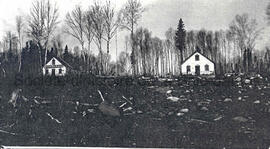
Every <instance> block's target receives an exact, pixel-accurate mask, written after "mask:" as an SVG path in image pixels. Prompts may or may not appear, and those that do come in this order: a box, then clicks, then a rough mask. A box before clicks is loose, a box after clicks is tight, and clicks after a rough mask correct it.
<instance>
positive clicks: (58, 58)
mask: <svg viewBox="0 0 270 149" xmlns="http://www.w3.org/2000/svg"><path fill="white" fill-rule="evenodd" d="M53 58H55V59H56V60H58V61H59V62H60V63H61V64H63V65H64V66H66V67H69V68H72V66H70V65H69V64H68V63H67V62H66V61H64V60H63V59H62V58H60V57H52V58H51V59H50V60H48V61H47V62H46V64H45V65H47V64H48V63H49V62H50V61H51V60H52V59H53Z"/></svg>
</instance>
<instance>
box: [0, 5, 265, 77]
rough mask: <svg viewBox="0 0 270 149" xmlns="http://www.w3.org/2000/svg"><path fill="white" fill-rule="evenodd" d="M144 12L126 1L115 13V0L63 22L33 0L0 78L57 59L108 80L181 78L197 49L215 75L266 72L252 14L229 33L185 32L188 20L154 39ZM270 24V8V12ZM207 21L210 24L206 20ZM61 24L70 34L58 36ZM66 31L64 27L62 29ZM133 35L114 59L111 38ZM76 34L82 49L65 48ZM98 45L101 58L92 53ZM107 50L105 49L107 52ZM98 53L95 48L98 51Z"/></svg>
mask: <svg viewBox="0 0 270 149" xmlns="http://www.w3.org/2000/svg"><path fill="white" fill-rule="evenodd" d="M145 11H151V10H145V9H144V8H143V6H142V4H141V2H140V1H139V0H127V1H126V3H125V5H124V6H123V7H122V9H121V10H120V11H116V9H115V7H114V6H113V5H112V4H111V2H110V0H107V1H106V2H105V3H100V2H98V1H96V2H95V3H94V4H92V5H89V7H88V9H87V10H83V9H82V7H81V6H79V5H77V6H76V7H75V8H74V10H72V11H71V12H68V13H67V14H66V17H65V19H64V22H60V19H59V10H58V7H57V5H56V4H54V3H52V2H51V1H49V0H34V1H33V3H32V7H31V9H30V13H29V14H28V15H27V16H17V17H16V30H10V31H7V32H6V35H5V36H4V37H3V40H2V41H1V42H0V49H1V54H0V69H1V70H0V72H1V73H0V75H1V76H2V77H5V76H8V75H13V74H17V73H23V74H39V75H40V74H41V70H42V66H43V65H44V64H45V63H46V62H47V61H48V60H49V59H50V58H51V57H53V56H57V57H61V58H62V59H63V60H65V61H66V62H67V63H69V64H70V65H71V66H72V67H73V69H74V70H76V71H77V72H82V73H89V74H94V75H104V76H119V75H134V76H139V75H144V76H162V77H165V76H177V75H181V72H180V66H181V63H182V62H183V60H185V59H186V58H187V57H188V56H189V55H190V54H192V53H193V52H194V51H196V50H197V51H200V52H201V53H202V54H204V55H206V56H207V57H209V58H210V59H211V60H213V61H214V62H215V64H216V73H217V74H220V75H222V74H225V73H233V72H235V73H251V72H255V73H267V72H269V68H270V49H269V48H268V47H265V49H255V47H256V41H257V40H259V36H260V35H261V32H260V31H261V29H260V28H259V27H258V24H257V22H256V20H255V19H251V18H250V17H249V15H248V14H240V15H236V16H235V18H232V21H231V23H230V24H228V25H229V26H228V29H227V30H219V31H211V30H205V29H201V30H186V29H185V23H184V20H182V19H181V18H175V19H176V20H179V23H178V26H175V27H170V28H169V27H168V30H167V31H166V32H165V33H164V34H165V37H166V39H160V38H159V37H153V36H152V34H151V31H150V30H149V29H147V28H144V27H140V26H138V21H139V20H140V19H141V17H142V15H143V14H144V12H145ZM265 12H266V15H267V16H268V20H270V5H269V6H268V7H267V8H266V11H265ZM206 21H207V20H206ZM60 24H61V25H63V26H64V27H65V33H57V32H56V30H57V28H59V27H60ZM61 27H62V26H61ZM123 30H127V31H129V35H128V36H126V37H125V39H126V40H125V45H126V49H125V50H122V52H121V53H119V54H118V56H117V58H116V59H117V60H116V62H115V61H112V60H111V56H110V55H111V53H112V52H116V51H115V49H114V50H112V49H111V48H110V47H111V43H112V40H113V39H115V38H116V36H117V32H121V31H123ZM67 35H68V36H72V37H73V38H74V40H77V41H78V43H79V44H80V45H79V46H78V45H74V47H68V46H67V45H64V44H63V43H64V42H63V39H62V36H67ZM91 44H95V45H96V46H95V47H96V48H97V50H98V51H99V53H98V55H94V54H93V52H92V51H93V49H91ZM104 47H106V48H104ZM95 50H96V49H95Z"/></svg>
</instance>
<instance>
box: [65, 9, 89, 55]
mask: <svg viewBox="0 0 270 149" xmlns="http://www.w3.org/2000/svg"><path fill="white" fill-rule="evenodd" d="M65 21H66V24H67V26H68V27H69V29H68V30H65V32H66V33H67V34H69V35H71V36H73V37H74V38H76V39H77V40H78V41H79V42H80V44H81V48H82V51H84V42H85V41H84V31H85V25H84V13H83V10H82V7H81V6H76V7H75V9H74V10H73V11H72V12H71V13H68V14H67V15H66V20H65Z"/></svg>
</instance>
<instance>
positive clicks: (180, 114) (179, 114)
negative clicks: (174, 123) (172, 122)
mask: <svg viewBox="0 0 270 149" xmlns="http://www.w3.org/2000/svg"><path fill="white" fill-rule="evenodd" d="M176 115H177V116H183V115H184V113H181V112H179V113H177V114H176Z"/></svg>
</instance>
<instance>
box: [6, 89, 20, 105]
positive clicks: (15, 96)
mask: <svg viewBox="0 0 270 149" xmlns="http://www.w3.org/2000/svg"><path fill="white" fill-rule="evenodd" d="M21 92H22V89H16V90H14V91H13V92H12V94H11V98H10V100H9V103H11V104H12V105H13V107H16V105H17V103H18V100H19V98H20V93H21Z"/></svg>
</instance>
